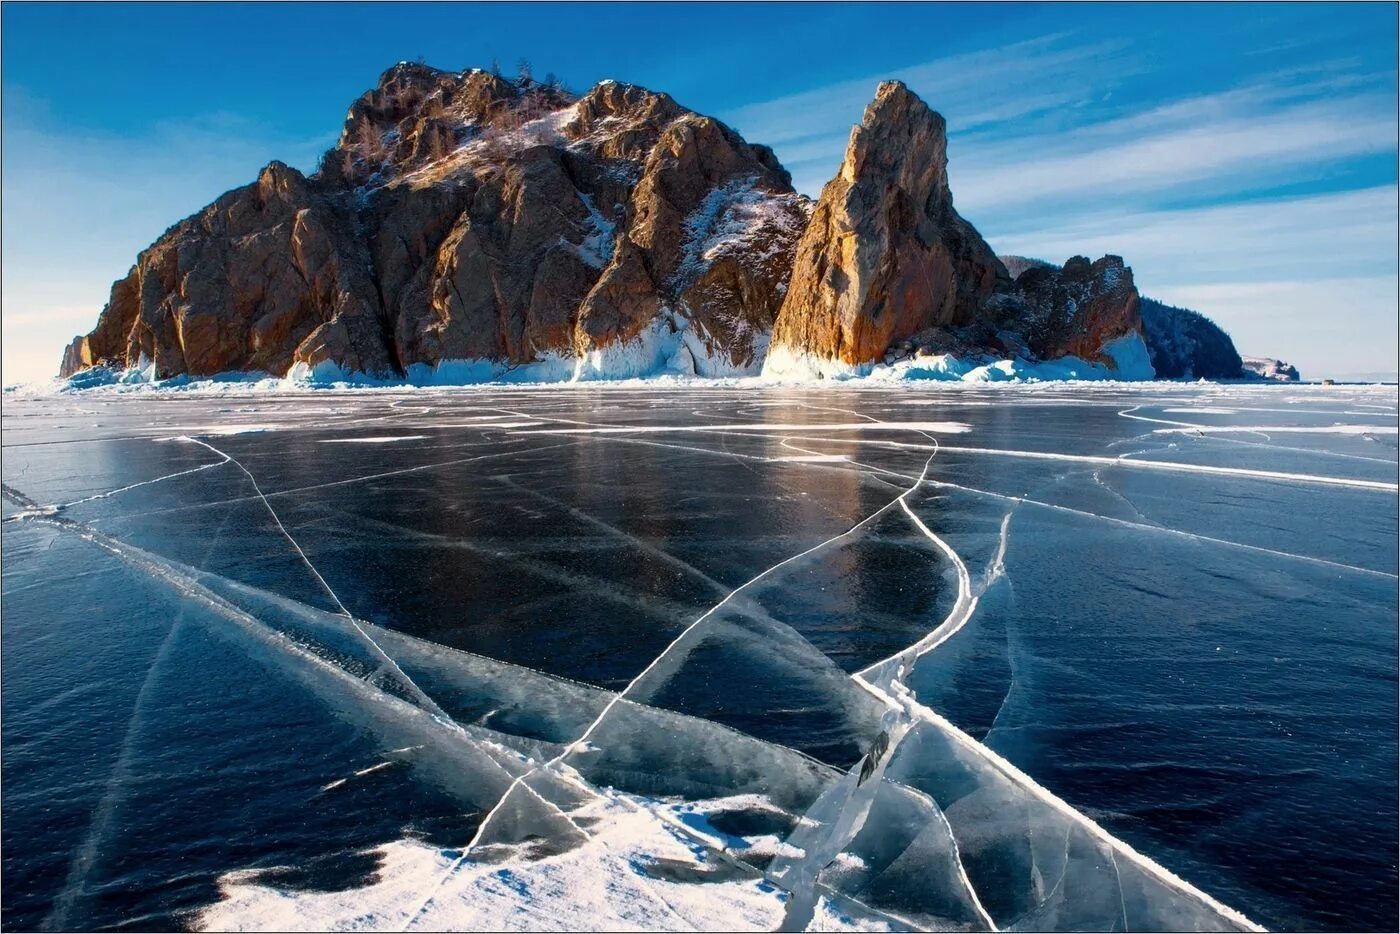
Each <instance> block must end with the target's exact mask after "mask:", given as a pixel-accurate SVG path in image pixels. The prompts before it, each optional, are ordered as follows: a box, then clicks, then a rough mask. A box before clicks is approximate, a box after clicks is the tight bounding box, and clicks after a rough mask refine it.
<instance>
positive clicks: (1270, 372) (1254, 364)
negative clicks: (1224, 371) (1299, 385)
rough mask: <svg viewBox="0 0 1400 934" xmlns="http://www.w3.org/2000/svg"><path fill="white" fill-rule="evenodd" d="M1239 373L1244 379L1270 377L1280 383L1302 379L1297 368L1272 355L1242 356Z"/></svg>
mask: <svg viewBox="0 0 1400 934" xmlns="http://www.w3.org/2000/svg"><path fill="white" fill-rule="evenodd" d="M1241 362H1242V364H1243V367H1242V371H1241V374H1240V375H1242V376H1244V377H1245V378H1246V379H1271V380H1275V381H1277V382H1281V383H1296V382H1298V381H1299V380H1301V379H1302V377H1301V376H1300V375H1299V374H1298V368H1297V367H1295V366H1294V365H1293V364H1291V363H1285V362H1284V361H1282V360H1275V359H1273V358H1272V357H1242V358H1241Z"/></svg>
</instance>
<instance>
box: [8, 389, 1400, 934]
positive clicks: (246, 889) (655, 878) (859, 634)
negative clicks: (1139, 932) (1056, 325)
mask: <svg viewBox="0 0 1400 934" xmlns="http://www.w3.org/2000/svg"><path fill="white" fill-rule="evenodd" d="M1396 403H1397V396H1396V389H1395V387H1393V386H1389V387H1351V386H1332V387H1308V386H1283V385H1278V386H1272V385H1271V386H1258V387H1249V386H1229V387H1221V386H1206V385H1199V386H1197V385H1175V384H1158V385H1149V386H1144V387H1141V388H1132V389H1125V388H1113V387H1104V386H1099V387H1086V386H1082V385H1079V386H1074V385H1063V384H1061V385H1049V384H1047V385H1040V386H999V387H990V388H978V387H963V386H952V387H945V386H938V387H908V388H901V389H894V390H877V389H872V388H863V387H856V386H843V387H833V388H829V389H791V388H787V389H780V388H762V387H752V388H743V387H741V388H715V387H705V386H695V385H691V386H680V387H677V386H670V387H649V386H648V387H622V386H611V387H588V386H582V387H561V386H546V387H538V388H528V389H489V388H476V389H462V390H446V389H444V390H421V389H420V390H383V391H371V390H362V391H360V390H357V391H339V392H329V391H319V392H318V391H299V392H289V393H287V394H272V393H251V392H246V391H241V389H240V387H231V388H229V389H228V390H227V393H226V394H222V395H213V394H203V393H199V392H165V393H141V392H136V393H131V394H128V395H121V394H103V393H101V392H98V393H88V394H73V395H66V396H57V397H23V396H16V395H10V394H7V398H6V400H5V411H4V431H3V439H4V483H5V503H4V516H5V521H4V524H3V530H4V540H3V545H4V579H3V600H4V629H3V652H4V654H3V668H4V670H3V687H4V691H3V704H4V726H5V729H4V734H3V753H4V759H3V796H4V799H3V807H4V822H3V830H2V831H0V832H3V849H4V864H3V884H4V891H5V898H4V913H3V918H2V919H0V921H3V927H4V928H5V929H7V930H16V929H35V928H40V927H46V928H49V929H67V928H92V927H96V928H140V929H149V928H157V929H162V928H185V927H196V928H197V927H209V928H219V929H224V928H257V927H265V928H274V929H275V928H282V927H287V926H299V927H306V928H317V929H319V928H324V927H349V926H361V927H363V926H372V927H379V928H386V929H393V930H399V929H404V928H406V927H412V928H421V929H441V928H444V927H463V926H466V927H477V928H499V927H517V928H522V927H523V928H530V927H534V928H570V927H573V928H578V927H602V928H608V929H617V928H622V927H641V928H668V929H669V928H673V929H680V930H686V929H695V928H699V929H727V928H729V927H730V926H738V927H751V928H769V929H773V928H778V927H784V928H786V929H795V928H801V927H805V926H810V927H812V928H814V929H815V928H841V927H851V926H858V925H865V926H873V927H875V928H892V929H909V928H942V929H950V928H951V929H984V930H985V929H989V928H991V927H993V926H995V927H997V928H1006V927H1010V926H1013V925H1020V926H1021V927H1022V928H1025V929H1033V930H1047V929H1097V930H1124V929H1157V930H1161V929H1199V930H1219V929H1224V928H1248V927H1250V926H1251V925H1258V926H1263V927H1267V928H1271V929H1280V930H1288V929H1329V930H1354V929H1372V930H1384V929H1387V928H1389V927H1391V926H1392V925H1393V924H1394V921H1395V904H1396V899H1397V870H1396V865H1397V859H1396V857H1397V845H1396V840H1397V833H1400V825H1397V813H1396V800H1397V774H1396V762H1397V747H1396V735H1397V723H1396V690H1397V671H1396V659H1397V576H1396V571H1397V492H1396V481H1397V463H1396V441H1397V438H1396V425H1397V415H1396Z"/></svg>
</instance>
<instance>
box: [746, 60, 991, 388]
mask: <svg viewBox="0 0 1400 934" xmlns="http://www.w3.org/2000/svg"><path fill="white" fill-rule="evenodd" d="M947 166H948V158H947V135H946V130H945V125H944V121H943V118H942V117H941V116H939V115H938V114H936V113H934V112H933V111H931V110H929V108H928V107H927V105H925V104H924V102H923V101H921V100H919V98H918V97H916V96H915V95H914V94H913V93H912V92H910V91H909V89H908V88H906V87H905V86H904V85H903V84H901V83H900V82H898V81H887V82H884V83H883V84H881V85H880V87H879V89H878V91H877V92H876V95H875V99H874V101H872V102H871V104H870V106H869V107H867V108H866V110H865V116H864V118H863V119H862V121H861V123H860V125H859V126H857V127H856V128H855V129H854V130H853V131H852V132H851V140H850V143H849V145H848V146H847V148H846V157H845V160H844V161H843V163H842V165H841V170H840V172H839V173H838V174H837V176H836V177H835V178H833V179H832V180H831V181H830V182H828V183H827V185H826V187H825V188H823V189H822V195H821V198H820V200H819V201H818V202H817V207H816V211H815V213H814V214H813V216H812V221H811V223H810V224H809V226H808V227H807V231H806V233H805V235H804V236H803V238H802V242H801V244H800V245H799V247H798V251H797V258H796V261H795V264H794V267H793V272H792V278H791V279H790V281H789V285H788V290H787V295H786V297H785V299H784V301H783V306H782V310H781V312H780V313H779V316H778V321H777V324H776V327H775V329H774V332H773V343H774V346H775V348H782V349H783V350H784V351H785V352H786V353H784V354H779V355H777V358H776V359H775V361H774V363H775V364H777V365H778V367H779V368H780V367H781V366H782V365H783V364H784V363H785V362H786V361H785V360H784V358H785V357H786V358H788V359H790V358H791V357H794V356H805V357H808V358H814V359H815V360H816V361H829V362H830V363H831V364H833V365H834V367H835V368H840V367H841V366H843V365H845V366H861V365H864V364H869V363H873V362H875V361H878V360H880V359H881V358H882V357H883V355H884V353H885V349H886V348H887V347H889V346H890V344H891V343H892V342H894V341H898V340H901V339H903V338H907V337H909V336H910V335H913V334H916V333H918V332H919V331H920V330H923V329H924V328H928V327H932V326H942V325H961V324H967V323H969V322H971V321H972V320H973V318H974V317H975V316H976V315H977V313H978V310H979V309H980V307H981V305H982V303H983V302H984V301H985V300H986V298H987V297H988V296H990V295H991V294H992V292H993V291H994V290H995V289H997V288H998V287H1004V286H1005V285H1007V284H1008V283H1009V280H1008V279H1007V276H1006V271H1005V269H1003V267H1002V265H1001V263H1000V261H998V260H997V258H996V256H995V254H993V253H992V251H991V249H990V248H989V247H988V246H987V244H986V243H985V242H983V240H982V238H981V236H979V235H978V233H977V231H976V230H974V229H973V228H972V226H971V225H970V224H968V223H967V222H966V221H964V220H963V219H962V218H961V217H959V216H958V214H957V212H956V211H955V210H954V209H953V200H952V195H951V193H950V192H949V190H948V172H947ZM818 368H821V364H820V363H819V364H818Z"/></svg>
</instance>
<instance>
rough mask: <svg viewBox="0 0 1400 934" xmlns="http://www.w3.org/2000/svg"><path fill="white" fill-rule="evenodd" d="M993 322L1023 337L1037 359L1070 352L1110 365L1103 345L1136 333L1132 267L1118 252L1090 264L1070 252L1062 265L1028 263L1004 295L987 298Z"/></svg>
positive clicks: (1138, 318)
mask: <svg viewBox="0 0 1400 934" xmlns="http://www.w3.org/2000/svg"><path fill="white" fill-rule="evenodd" d="M991 311H992V313H993V314H995V316H996V317H997V318H998V319H999V324H1000V326H1001V327H1004V328H1006V329H1008V330H1011V331H1015V332H1017V333H1019V334H1020V335H1021V336H1022V337H1023V338H1025V341H1026V344H1027V345H1028V346H1029V348H1030V350H1031V351H1032V352H1033V353H1034V354H1035V355H1036V356H1038V357H1040V358H1041V359H1045V360H1052V359H1055V358H1056V357H1063V356H1069V355H1073V356H1076V357H1079V358H1081V359H1083V360H1088V361H1090V362H1092V363H1104V364H1107V365H1108V366H1110V367H1112V366H1114V365H1115V363H1114V361H1113V359H1112V358H1111V357H1110V356H1108V355H1107V354H1106V353H1104V351H1103V347H1104V345H1105V344H1108V343H1109V342H1111V341H1114V340H1116V339H1118V338H1120V337H1124V336H1126V335H1128V334H1132V333H1139V334H1140V333H1141V332H1142V317H1141V314H1140V313H1139V298H1138V291H1137V287H1136V286H1135V285H1134V284H1133V271H1132V269H1130V268H1128V267H1127V266H1124V265H1123V259H1122V257H1119V256H1105V257H1103V258H1101V259H1098V260H1095V261H1094V262H1093V263H1090V262H1089V260H1088V259H1087V258H1086V257H1083V256H1075V257H1072V258H1071V259H1070V260H1069V261H1068V262H1066V263H1065V264H1064V266H1063V267H1060V268H1058V269H1057V268H1056V267H1054V266H1029V267H1027V268H1026V269H1025V270H1024V271H1022V273H1021V275H1020V276H1019V277H1018V278H1017V279H1016V284H1015V288H1014V289H1013V290H1012V291H1011V293H1010V295H1009V296H1008V299H1007V300H1003V301H1002V302H1001V303H993V307H992V308H991Z"/></svg>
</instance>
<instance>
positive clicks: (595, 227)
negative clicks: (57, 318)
mask: <svg viewBox="0 0 1400 934" xmlns="http://www.w3.org/2000/svg"><path fill="white" fill-rule="evenodd" d="M806 215H807V205H806V203H805V199H803V198H802V197H801V196H799V195H797V194H796V193H795V192H793V190H792V187H791V184H790V181H789V177H788V174H787V172H786V171H784V170H783V168H782V166H781V165H779V164H778V161H777V160H776V159H775V158H774V156H773V154H772V152H771V151H770V150H768V149H767V148H765V147H762V146H751V145H749V144H748V143H746V142H745V141H744V140H743V139H742V138H740V137H739V136H738V134H736V133H734V132H733V131H732V130H731V129H729V128H728V127H726V126H724V125H723V124H722V123H720V122H718V121H716V120H713V119H711V118H709V117H705V116H701V115H700V114H696V113H694V112H692V111H689V110H687V109H685V108H684V107H681V106H680V105H679V104H677V103H676V102H675V101H673V100H672V99H671V98H670V97H668V96H667V95H665V94H659V93H654V92H651V91H648V90H646V89H644V88H640V87H635V86H631V85H624V84H619V83H616V82H610V81H609V82H603V83H601V84H599V85H598V86H596V87H594V88H593V89H591V90H590V91H588V92H587V93H586V94H584V95H582V96H581V97H578V98H575V97H573V96H572V95H570V94H568V93H567V92H565V91H563V90H562V89H560V88H558V87H555V86H552V85H544V84H539V83H536V82H533V81H531V80H529V79H521V80H518V81H508V80H506V79H503V78H501V77H499V76H496V75H493V74H488V73H486V72H483V71H476V70H472V71H467V72H463V73H461V74H454V73H450V72H443V71H439V70H437V69H434V68H429V67H426V66H422V65H410V64H400V65H398V66H396V67H394V68H392V69H390V70H389V71H387V72H385V74H384V75H383V76H382V77H381V79H380V81H379V83H378V85H377V86H376V87H375V88H374V89H373V90H371V91H369V92H367V93H366V94H365V95H364V96H363V97H361V98H360V99H359V100H357V101H356V102H355V103H354V104H353V105H352V106H351V108H350V112H349V114H348V115H347V117H346V121H345V126H344V130H343V132H342V134H341V137H340V140H339V142H338V143H337V145H336V146H335V148H334V149H332V150H331V151H330V152H328V153H327V154H326V155H325V157H324V159H323V160H322V163H321V166H320V168H319V170H318V171H317V172H316V173H315V174H314V175H312V176H311V177H309V178H308V177H304V176H303V175H302V174H301V173H299V172H297V171H296V170H295V169H291V168H288V167H287V166H284V165H282V164H280V163H273V164H272V165H269V166H268V167H267V168H266V169H264V170H263V172H262V173H261V175H260V176H259V178H258V180H257V181H256V182H255V183H253V184H252V185H249V186H247V187H244V188H240V189H236V190H234V191H231V192H229V193H228V194H226V195H224V196H223V197H221V198H219V199H218V200H217V201H215V202H214V203H213V204H211V205H210V206H208V207H207V208H205V209H204V210H202V211H201V212H199V213H198V214H196V215H194V216H193V217H191V218H188V219H187V220H184V221H182V222H180V223H179V224H176V225H175V226H174V227H172V228H171V229H170V230H168V231H167V232H166V233H165V234H164V235H163V236H162V237H161V238H160V239H159V240H157V241H156V243H155V244H153V245H152V246H151V247H149V248H148V249H147V250H145V251H144V252H143V253H142V254H141V255H140V256H139V257H138V258H137V262H136V265H135V266H134V267H133V268H132V269H131V271H130V273H128V275H127V276H126V278H124V279H122V280H120V281H118V282H117V283H116V284H115V285H114V286H113V287H112V294H111V299H110V301H109V302H108V304H107V307H106V308H105V309H104V310H103V312H102V314H101V316H100V318H99V320H98V324H97V327H96V329H95V330H94V331H93V332H92V333H90V334H88V335H86V336H83V337H79V338H76V339H75V340H74V342H73V343H72V344H71V345H70V346H69V348H68V349H67V351H66V352H65V354H64V359H63V374H64V375H68V374H70V373H73V372H75V371H76V370H78V369H81V368H83V367H86V366H93V365H108V366H116V367H128V366H143V367H144V366H146V365H154V367H155V374H156V375H157V376H160V377H165V376H171V375H175V374H181V373H187V374H190V375H193V376H208V375H212V374H215V373H220V372H225V371H230V370H263V371H267V372H269V373H273V374H276V375H281V374H283V373H286V372H288V371H289V370H292V369H294V368H300V369H301V370H303V371H312V372H320V373H325V374H350V373H364V374H367V375H370V376H379V377H394V376H403V375H406V374H407V375H417V376H420V377H427V378H431V376H432V374H433V373H434V372H435V371H437V370H438V369H440V368H442V367H444V366H448V365H452V364H454V363H458V362H461V363H467V364H475V365H485V366H486V367H487V368H488V370H489V371H490V372H492V373H496V374H500V373H504V372H507V371H510V370H512V369H519V368H526V367H529V366H530V365H532V364H546V365H547V366H546V367H545V373H544V375H549V374H558V373H560V372H563V371H572V372H573V373H575V374H578V375H587V374H588V372H589V371H597V372H604V373H608V374H611V375H631V373H629V372H626V371H627V370H629V369H631V370H636V371H637V372H643V371H646V370H648V369H652V368H655V367H656V366H657V365H665V364H671V365H674V366H676V367H677V368H681V369H686V368H688V369H690V370H692V371H696V372H701V373H706V374H708V373H725V372H744V371H756V370H757V368H758V366H759V364H760V363H761V360H762V356H763V352H764V350H765V349H766V344H767V339H768V333H769V331H770V329H771V327H772V323H773V321H774V319H775V318H776V316H777V313H778V309H779V306H780V304H781V301H782V290H783V287H784V286H785V283H786V278H787V272H788V269H789V268H790V266H791V261H792V255H793V252H794V251H795V249H796V245H797V241H798V238H799V237H800V235H801V232H802V229H803V227H804V225H805V223H806ZM662 358H664V359H662Z"/></svg>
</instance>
